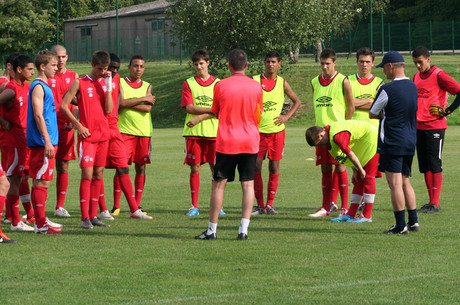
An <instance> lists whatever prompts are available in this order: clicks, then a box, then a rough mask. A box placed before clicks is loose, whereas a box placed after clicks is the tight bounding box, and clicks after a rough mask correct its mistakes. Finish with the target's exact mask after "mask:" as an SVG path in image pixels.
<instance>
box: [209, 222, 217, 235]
mask: <svg viewBox="0 0 460 305" xmlns="http://www.w3.org/2000/svg"><path fill="white" fill-rule="evenodd" d="M213 233H214V234H215V233H217V223H212V222H209V224H208V231H207V232H206V234H208V235H209V234H213Z"/></svg>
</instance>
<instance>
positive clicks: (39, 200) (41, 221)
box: [32, 186, 48, 228]
mask: <svg viewBox="0 0 460 305" xmlns="http://www.w3.org/2000/svg"><path fill="white" fill-rule="evenodd" d="M46 197H48V190H47V189H46V188H44V187H40V186H35V187H32V204H33V205H34V211H35V221H36V223H37V227H38V228H42V227H43V226H44V225H45V223H46V215H45V205H46Z"/></svg>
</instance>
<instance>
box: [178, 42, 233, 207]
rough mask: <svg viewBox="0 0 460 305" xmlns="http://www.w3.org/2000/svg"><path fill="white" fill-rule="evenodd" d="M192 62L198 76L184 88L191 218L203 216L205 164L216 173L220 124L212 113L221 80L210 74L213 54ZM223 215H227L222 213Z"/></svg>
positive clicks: (194, 56) (200, 52) (195, 57)
mask: <svg viewBox="0 0 460 305" xmlns="http://www.w3.org/2000/svg"><path fill="white" fill-rule="evenodd" d="M191 60H192V62H193V66H194V67H195V70H196V75H195V76H193V77H191V78H189V79H187V80H186V81H184V85H183V86H182V108H185V110H186V111H187V116H186V118H185V124H184V131H183V133H182V136H184V137H185V154H186V156H185V161H184V164H188V165H190V194H191V198H192V207H191V208H190V209H189V211H188V212H187V213H186V214H185V215H187V216H195V215H199V214H200V211H199V206H198V198H199V194H200V170H201V165H202V164H204V163H209V167H210V168H211V172H212V171H213V170H214V161H215V158H216V136H217V126H218V125H219V121H218V120H217V118H216V117H215V116H214V115H213V114H211V113H210V111H211V107H212V99H213V96H214V86H215V85H216V84H217V82H218V81H219V79H218V78H216V77H214V76H212V75H211V74H209V72H208V67H209V64H210V62H209V54H208V52H207V51H206V50H204V49H201V50H197V51H195V52H194V53H193V54H192V56H191ZM220 215H225V213H224V211H223V210H221V211H220Z"/></svg>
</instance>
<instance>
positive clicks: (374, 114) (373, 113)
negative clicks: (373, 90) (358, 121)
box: [369, 88, 388, 119]
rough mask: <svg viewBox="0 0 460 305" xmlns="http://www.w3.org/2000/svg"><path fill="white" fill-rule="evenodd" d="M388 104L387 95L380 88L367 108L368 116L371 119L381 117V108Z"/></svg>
mask: <svg viewBox="0 0 460 305" xmlns="http://www.w3.org/2000/svg"><path fill="white" fill-rule="evenodd" d="M387 104H388V95H387V93H386V92H385V90H384V89H382V88H380V89H379V91H378V92H377V95H376V96H375V100H374V102H373V103H372V106H371V108H370V109H369V118H371V119H383V117H384V112H383V109H384V108H385V106H386V105H387Z"/></svg>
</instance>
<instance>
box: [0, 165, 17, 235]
mask: <svg viewBox="0 0 460 305" xmlns="http://www.w3.org/2000/svg"><path fill="white" fill-rule="evenodd" d="M9 188H10V183H9V182H8V179H7V178H6V176H5V174H4V173H3V170H2V168H1V166H0V219H2V214H3V210H4V207H5V202H6V194H7V193H8V189H9ZM0 243H5V244H6V243H16V240H14V239H11V238H9V237H8V236H6V235H5V234H4V233H3V231H2V228H1V227H0Z"/></svg>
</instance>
